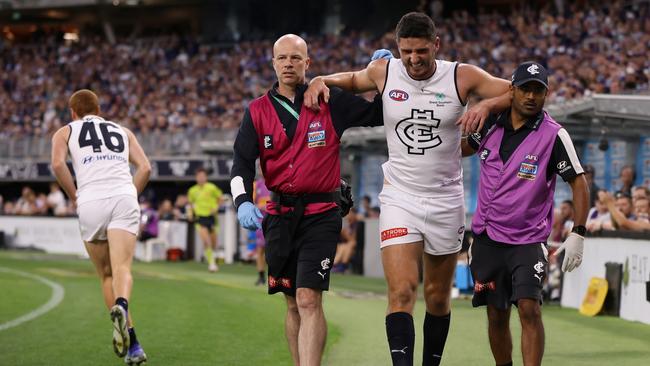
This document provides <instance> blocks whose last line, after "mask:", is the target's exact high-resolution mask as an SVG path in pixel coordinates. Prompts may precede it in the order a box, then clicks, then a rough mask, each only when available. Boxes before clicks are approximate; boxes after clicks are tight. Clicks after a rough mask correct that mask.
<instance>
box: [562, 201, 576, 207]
mask: <svg viewBox="0 0 650 366" xmlns="http://www.w3.org/2000/svg"><path fill="white" fill-rule="evenodd" d="M562 203H566V204H567V205H569V206H571V208H573V201H572V200H564V201H562Z"/></svg>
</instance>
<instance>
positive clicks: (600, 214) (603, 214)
mask: <svg viewBox="0 0 650 366" xmlns="http://www.w3.org/2000/svg"><path fill="white" fill-rule="evenodd" d="M600 192H605V193H607V191H605V190H602V189H600V190H598V192H596V197H598V194H599V193H600ZM603 225H610V226H609V227H610V229H611V216H610V215H609V210H608V209H607V205H606V204H605V202H603V201H601V200H600V199H598V198H596V203H595V206H594V207H592V208H591V210H589V214H587V224H586V225H585V227H586V228H587V231H588V232H590V233H593V232H596V231H600V230H602V229H603Z"/></svg>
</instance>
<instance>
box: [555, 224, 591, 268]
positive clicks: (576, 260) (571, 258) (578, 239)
mask: <svg viewBox="0 0 650 366" xmlns="http://www.w3.org/2000/svg"><path fill="white" fill-rule="evenodd" d="M584 241H585V238H584V237H582V236H580V235H578V234H576V233H570V234H569V236H568V237H567V238H566V240H565V241H564V243H562V246H560V249H558V250H557V251H556V252H555V255H560V253H562V252H563V251H564V252H565V253H564V261H563V262H562V272H571V271H573V270H574V269H575V268H578V267H580V264H581V263H582V251H583V250H584Z"/></svg>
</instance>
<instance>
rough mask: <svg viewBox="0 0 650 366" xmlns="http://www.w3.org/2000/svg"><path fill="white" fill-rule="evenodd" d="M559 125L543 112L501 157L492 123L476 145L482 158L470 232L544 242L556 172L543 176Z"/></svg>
mask: <svg viewBox="0 0 650 366" xmlns="http://www.w3.org/2000/svg"><path fill="white" fill-rule="evenodd" d="M561 128H562V126H560V125H559V124H558V123H557V122H555V121H554V120H553V119H552V118H551V117H550V116H549V115H548V114H547V113H546V112H544V118H543V120H542V121H541V123H539V125H538V128H537V129H534V130H533V131H532V132H531V133H530V134H529V135H528V136H526V138H525V139H524V141H522V143H521V144H520V145H519V146H518V147H517V148H516V149H515V151H514V152H513V153H512V155H511V156H510V158H509V159H508V161H507V162H505V163H504V162H502V161H501V157H500V156H499V148H500V146H501V140H502V139H503V132H504V128H503V127H502V126H499V125H494V127H493V128H492V129H491V130H490V131H489V132H488V133H487V135H486V136H485V137H484V138H483V139H482V141H481V144H480V146H479V148H478V156H479V158H480V159H481V163H480V165H481V174H480V179H479V191H478V204H477V207H476V213H475V214H474V217H473V219H472V231H473V232H474V233H476V234H481V233H483V232H484V231H486V230H487V234H488V236H489V237H490V238H491V239H492V240H495V241H498V242H501V243H506V244H530V243H540V242H545V241H546V240H547V239H548V236H549V234H550V233H551V224H552V219H553V193H554V192H555V180H556V175H555V174H553V175H552V178H551V179H550V180H547V176H548V174H547V172H548V169H550V168H552V167H549V166H548V163H549V160H550V158H551V154H552V152H553V145H554V144H555V139H556V136H557V134H558V131H559V130H560V129H561Z"/></svg>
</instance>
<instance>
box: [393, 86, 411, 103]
mask: <svg viewBox="0 0 650 366" xmlns="http://www.w3.org/2000/svg"><path fill="white" fill-rule="evenodd" d="M388 96H389V97H390V99H392V100H394V101H397V102H404V101H406V100H408V99H409V95H408V93H407V92H405V91H402V90H399V89H393V90H391V91H389V92H388Z"/></svg>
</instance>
